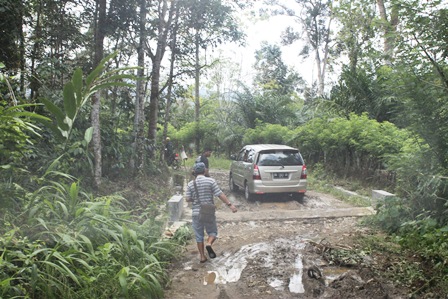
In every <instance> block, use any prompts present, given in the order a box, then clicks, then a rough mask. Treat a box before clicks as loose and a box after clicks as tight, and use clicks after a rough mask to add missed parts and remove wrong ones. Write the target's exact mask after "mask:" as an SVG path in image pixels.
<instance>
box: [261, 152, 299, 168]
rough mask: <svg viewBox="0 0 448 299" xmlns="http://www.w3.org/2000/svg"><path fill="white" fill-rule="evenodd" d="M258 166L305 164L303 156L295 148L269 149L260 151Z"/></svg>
mask: <svg viewBox="0 0 448 299" xmlns="http://www.w3.org/2000/svg"><path fill="white" fill-rule="evenodd" d="M257 164H258V166H297V165H303V159H302V156H301V155H300V153H299V152H298V151H294V150H270V151H269V150H268V151H262V152H260V155H259V157H258V163H257Z"/></svg>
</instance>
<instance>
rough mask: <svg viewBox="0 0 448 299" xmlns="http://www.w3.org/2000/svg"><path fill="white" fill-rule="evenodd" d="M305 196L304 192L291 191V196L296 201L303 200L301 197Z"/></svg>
mask: <svg viewBox="0 0 448 299" xmlns="http://www.w3.org/2000/svg"><path fill="white" fill-rule="evenodd" d="M304 197H305V193H293V194H292V198H294V200H295V201H297V202H303V198H304Z"/></svg>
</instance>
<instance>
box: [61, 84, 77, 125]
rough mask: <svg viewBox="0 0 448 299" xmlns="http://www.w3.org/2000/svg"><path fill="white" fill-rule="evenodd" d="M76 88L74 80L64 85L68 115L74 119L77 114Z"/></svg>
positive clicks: (65, 106)
mask: <svg viewBox="0 0 448 299" xmlns="http://www.w3.org/2000/svg"><path fill="white" fill-rule="evenodd" d="M76 107H77V106H76V99H75V88H74V86H73V83H72V82H68V83H67V84H65V86H64V109H65V113H66V114H67V116H68V117H69V118H71V119H73V118H74V117H75V115H76Z"/></svg>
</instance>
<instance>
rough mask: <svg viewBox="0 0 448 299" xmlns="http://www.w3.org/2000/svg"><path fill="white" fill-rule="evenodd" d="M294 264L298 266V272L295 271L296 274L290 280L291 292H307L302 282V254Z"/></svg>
mask: <svg viewBox="0 0 448 299" xmlns="http://www.w3.org/2000/svg"><path fill="white" fill-rule="evenodd" d="M294 266H295V268H296V272H294V275H293V276H292V277H291V279H290V280H289V286H288V287H289V291H290V292H291V293H301V294H302V293H305V288H304V286H303V282H302V275H303V262H302V255H301V254H299V255H298V256H297V258H296V262H295V265H294Z"/></svg>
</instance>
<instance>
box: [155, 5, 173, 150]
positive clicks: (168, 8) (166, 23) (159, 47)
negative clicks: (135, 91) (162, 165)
mask: <svg viewBox="0 0 448 299" xmlns="http://www.w3.org/2000/svg"><path fill="white" fill-rule="evenodd" d="M155 4H156V5H154V10H153V11H152V18H153V21H151V22H150V23H151V24H153V25H152V28H150V31H151V32H153V37H154V38H155V42H156V44H155V45H154V46H153V47H149V48H148V49H147V51H148V55H149V57H150V59H151V62H152V68H151V94H150V102H149V113H148V117H147V119H148V139H149V140H150V141H151V142H155V140H156V135H157V122H158V117H159V115H158V112H159V100H160V71H161V68H162V60H163V57H164V55H165V51H166V47H167V42H168V33H169V32H170V28H171V26H172V22H173V16H174V12H175V9H176V5H177V4H178V1H176V0H173V1H167V0H159V1H156V2H155Z"/></svg>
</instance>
